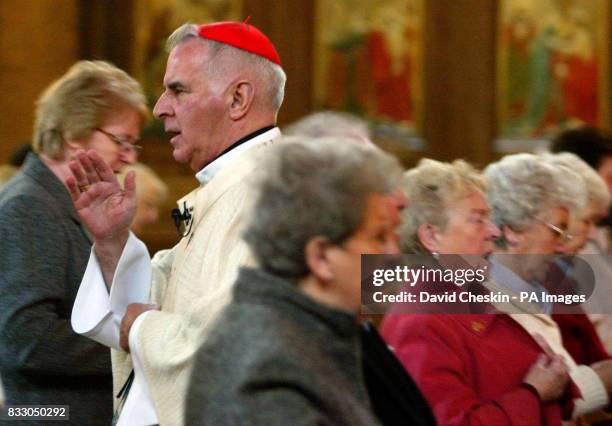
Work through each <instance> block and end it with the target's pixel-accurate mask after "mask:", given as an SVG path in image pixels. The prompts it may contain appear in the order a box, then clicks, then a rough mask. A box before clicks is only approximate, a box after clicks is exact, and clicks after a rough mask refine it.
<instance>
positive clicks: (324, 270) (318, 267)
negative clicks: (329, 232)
mask: <svg viewBox="0 0 612 426" xmlns="http://www.w3.org/2000/svg"><path fill="white" fill-rule="evenodd" d="M332 247H333V246H332V244H331V243H330V242H329V241H328V240H327V238H325V237H314V238H311V239H310V240H308V242H307V243H306V247H304V258H305V260H306V265H308V269H310V273H311V274H312V275H313V276H314V277H315V278H317V281H319V282H330V281H332V280H333V278H334V272H333V268H332V265H331V263H330V258H329V249H330V248H332Z"/></svg>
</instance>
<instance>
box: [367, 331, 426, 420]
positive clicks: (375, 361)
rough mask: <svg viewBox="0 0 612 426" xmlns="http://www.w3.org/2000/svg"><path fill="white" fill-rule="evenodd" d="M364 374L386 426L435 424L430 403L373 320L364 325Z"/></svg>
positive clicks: (372, 397) (370, 393) (373, 400)
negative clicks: (379, 332)
mask: <svg viewBox="0 0 612 426" xmlns="http://www.w3.org/2000/svg"><path fill="white" fill-rule="evenodd" d="M361 341H362V348H363V350H362V353H363V374H364V378H365V383H366V387H367V389H368V394H369V395H370V400H371V401H372V406H373V408H374V412H375V413H376V415H377V416H378V418H379V419H380V421H381V422H382V424H383V425H385V426H403V425H412V426H435V425H436V419H435V418H434V415H433V412H432V411H431V408H429V404H428V403H427V401H426V400H425V397H424V396H423V394H422V393H421V391H420V390H419V388H418V386H417V385H416V383H415V382H414V380H412V377H410V375H409V374H408V372H407V371H406V370H405V369H404V367H403V366H402V364H401V363H400V361H399V359H397V357H396V356H395V354H394V353H393V352H392V351H391V350H390V349H389V346H388V345H387V344H386V342H385V341H384V340H383V339H382V337H380V334H378V331H377V330H376V328H374V326H373V325H372V323H371V322H365V323H364V324H362V326H361Z"/></svg>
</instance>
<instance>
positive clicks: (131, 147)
mask: <svg viewBox="0 0 612 426" xmlns="http://www.w3.org/2000/svg"><path fill="white" fill-rule="evenodd" d="M94 130H97V131H98V132H100V133H103V134H105V135H106V136H108V138H109V139H110V140H112V141H113V142H115V143H116V144H117V146H118V147H119V148H120V149H121V150H122V151H124V152H135V153H136V154H137V155H139V154H140V153H142V146H140V145H137V144H136V142H138V141H137V140H136V141H134V142H132V141H131V140H129V139H126V138H122V137H120V136H117V135H113V134H112V133H109V132H107V131H106V130H103V129H100V128H99V127H96V128H95V129H94Z"/></svg>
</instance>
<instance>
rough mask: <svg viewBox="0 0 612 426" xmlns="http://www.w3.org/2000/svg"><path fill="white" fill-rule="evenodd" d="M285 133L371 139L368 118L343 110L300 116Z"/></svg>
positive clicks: (316, 136) (315, 136)
mask: <svg viewBox="0 0 612 426" xmlns="http://www.w3.org/2000/svg"><path fill="white" fill-rule="evenodd" d="M283 134H285V135H301V136H308V137H312V138H319V137H323V136H347V137H352V138H354V139H356V140H361V141H363V140H370V139H371V135H370V127H369V124H368V122H367V121H366V120H364V119H362V118H360V117H358V116H356V115H354V114H351V113H348V112H342V111H317V112H313V113H311V114H308V115H307V116H305V117H302V118H300V119H299V120H298V121H296V122H294V123H292V124H290V125H289V126H287V127H285V128H284V129H283Z"/></svg>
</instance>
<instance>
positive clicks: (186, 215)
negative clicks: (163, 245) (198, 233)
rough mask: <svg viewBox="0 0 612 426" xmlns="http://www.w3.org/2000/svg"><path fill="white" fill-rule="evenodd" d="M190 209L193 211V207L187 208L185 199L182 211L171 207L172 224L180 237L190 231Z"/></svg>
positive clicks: (191, 221)
mask: <svg viewBox="0 0 612 426" xmlns="http://www.w3.org/2000/svg"><path fill="white" fill-rule="evenodd" d="M191 211H193V207H189V208H187V201H184V202H183V211H181V209H178V208H176V209H172V220H173V221H174V226H176V232H177V233H178V234H179V236H181V237H186V236H187V235H189V233H190V232H191V226H192V225H193V220H192V219H193V215H192V214H191ZM181 228H182V230H181Z"/></svg>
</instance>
